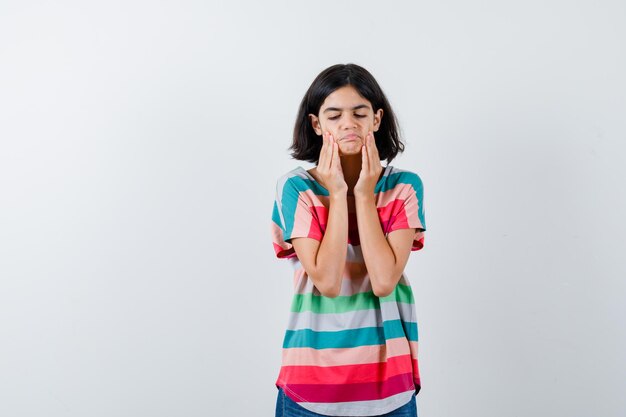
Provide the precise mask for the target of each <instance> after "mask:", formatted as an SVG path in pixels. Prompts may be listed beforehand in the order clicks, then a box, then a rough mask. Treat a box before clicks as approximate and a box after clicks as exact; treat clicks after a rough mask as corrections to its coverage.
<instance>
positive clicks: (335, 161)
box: [333, 139, 341, 170]
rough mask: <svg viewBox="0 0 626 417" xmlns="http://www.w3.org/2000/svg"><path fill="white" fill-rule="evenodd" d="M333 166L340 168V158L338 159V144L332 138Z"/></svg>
mask: <svg viewBox="0 0 626 417" xmlns="http://www.w3.org/2000/svg"><path fill="white" fill-rule="evenodd" d="M333 167H334V168H337V169H338V170H341V159H339V144H338V143H337V142H335V140H334V139H333Z"/></svg>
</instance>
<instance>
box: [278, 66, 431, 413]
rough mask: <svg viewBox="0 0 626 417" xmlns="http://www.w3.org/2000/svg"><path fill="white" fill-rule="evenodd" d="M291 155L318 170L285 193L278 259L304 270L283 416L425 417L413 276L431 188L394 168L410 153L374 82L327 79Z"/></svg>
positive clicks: (283, 372)
mask: <svg viewBox="0 0 626 417" xmlns="http://www.w3.org/2000/svg"><path fill="white" fill-rule="evenodd" d="M290 149H291V150H293V152H292V156H293V157H294V158H295V159H298V160H303V161H308V162H312V163H315V164H316V166H315V168H312V169H309V170H305V169H304V168H302V167H300V166H298V167H297V168H295V169H293V170H291V171H289V172H288V173H286V174H284V175H283V176H281V177H280V178H279V179H278V182H277V185H276V201H275V202H274V209H273V213H272V238H273V243H274V250H275V252H276V256H277V257H278V258H286V259H289V260H290V261H291V263H292V264H293V267H294V296H293V301H292V304H291V312H290V317H289V322H288V325H287V330H286V333H285V338H284V342H283V356H282V367H281V369H280V374H279V376H278V380H277V381H276V386H277V388H278V399H277V402H276V416H277V417H279V416H280V417H291V416H320V415H321V416H381V415H385V416H416V415H417V410H416V401H415V395H416V394H417V393H418V392H419V390H420V378H419V371H418V362H417V322H416V314H415V306H414V299H413V293H412V291H411V286H410V284H409V281H408V279H407V277H406V276H405V275H404V267H405V265H406V263H407V260H408V258H409V254H410V253H411V251H416V250H419V249H421V248H422V247H423V245H424V231H425V230H426V224H425V221H424V203H423V187H422V181H421V179H420V177H419V176H418V175H417V174H415V173H413V172H410V171H407V170H402V169H398V168H395V167H393V166H391V165H389V162H391V160H392V159H394V157H395V156H396V155H397V154H398V153H399V152H402V151H403V150H404V145H403V144H402V142H401V141H400V138H399V137H398V126H397V123H396V118H395V116H394V114H393V111H392V109H391V106H390V105H389V102H388V101H387V98H386V97H385V95H384V94H383V92H382V90H381V88H380V86H379V85H378V83H377V82H376V80H375V79H374V77H372V75H371V74H370V73H369V72H368V71H367V70H365V69H364V68H362V67H360V66H358V65H354V64H347V65H333V66H331V67H329V68H327V69H325V70H324V71H322V72H321V73H320V74H319V75H318V76H317V77H316V78H315V80H314V81H313V83H312V84H311V86H310V87H309V89H308V91H307V92H306V94H305V95H304V98H303V99H302V102H301V104H300V110H299V112H298V116H297V119H296V125H295V129H294V135H293V143H292V145H291V147H290ZM381 160H387V166H385V167H383V166H382V165H381V162H380V161H381Z"/></svg>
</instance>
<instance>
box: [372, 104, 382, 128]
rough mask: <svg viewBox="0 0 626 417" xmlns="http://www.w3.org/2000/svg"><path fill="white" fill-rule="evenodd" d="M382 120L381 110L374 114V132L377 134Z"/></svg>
mask: <svg viewBox="0 0 626 417" xmlns="http://www.w3.org/2000/svg"><path fill="white" fill-rule="evenodd" d="M382 120H383V109H378V110H377V111H376V113H374V132H378V128H380V122H381V121H382Z"/></svg>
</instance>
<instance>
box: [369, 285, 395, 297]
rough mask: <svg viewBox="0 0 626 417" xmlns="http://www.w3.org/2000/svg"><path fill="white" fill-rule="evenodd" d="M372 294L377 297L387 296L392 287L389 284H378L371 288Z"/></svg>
mask: <svg viewBox="0 0 626 417" xmlns="http://www.w3.org/2000/svg"><path fill="white" fill-rule="evenodd" d="M372 290H373V292H374V295H375V296H376V297H379V298H383V297H387V296H388V295H390V294H391V293H392V292H393V287H392V286H390V285H385V286H378V287H374V288H372Z"/></svg>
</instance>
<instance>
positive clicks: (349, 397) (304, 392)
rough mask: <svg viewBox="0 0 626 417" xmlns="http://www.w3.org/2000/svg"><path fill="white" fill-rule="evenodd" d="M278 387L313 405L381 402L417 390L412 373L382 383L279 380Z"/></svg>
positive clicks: (296, 398) (299, 400)
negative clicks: (316, 382)
mask: <svg viewBox="0 0 626 417" xmlns="http://www.w3.org/2000/svg"><path fill="white" fill-rule="evenodd" d="M276 385H277V386H279V387H281V388H283V389H284V390H285V394H287V395H288V396H289V398H291V399H292V400H294V401H296V402H311V403H338V402H349V401H371V400H379V399H383V398H387V397H390V396H392V395H396V394H399V393H401V392H406V391H413V390H414V389H415V385H414V383H413V374H411V373H406V374H401V375H396V376H393V377H391V378H389V379H388V380H386V381H380V382H363V383H357V384H289V385H286V384H284V383H283V382H282V381H281V380H280V379H279V380H278V381H277V382H276Z"/></svg>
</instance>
